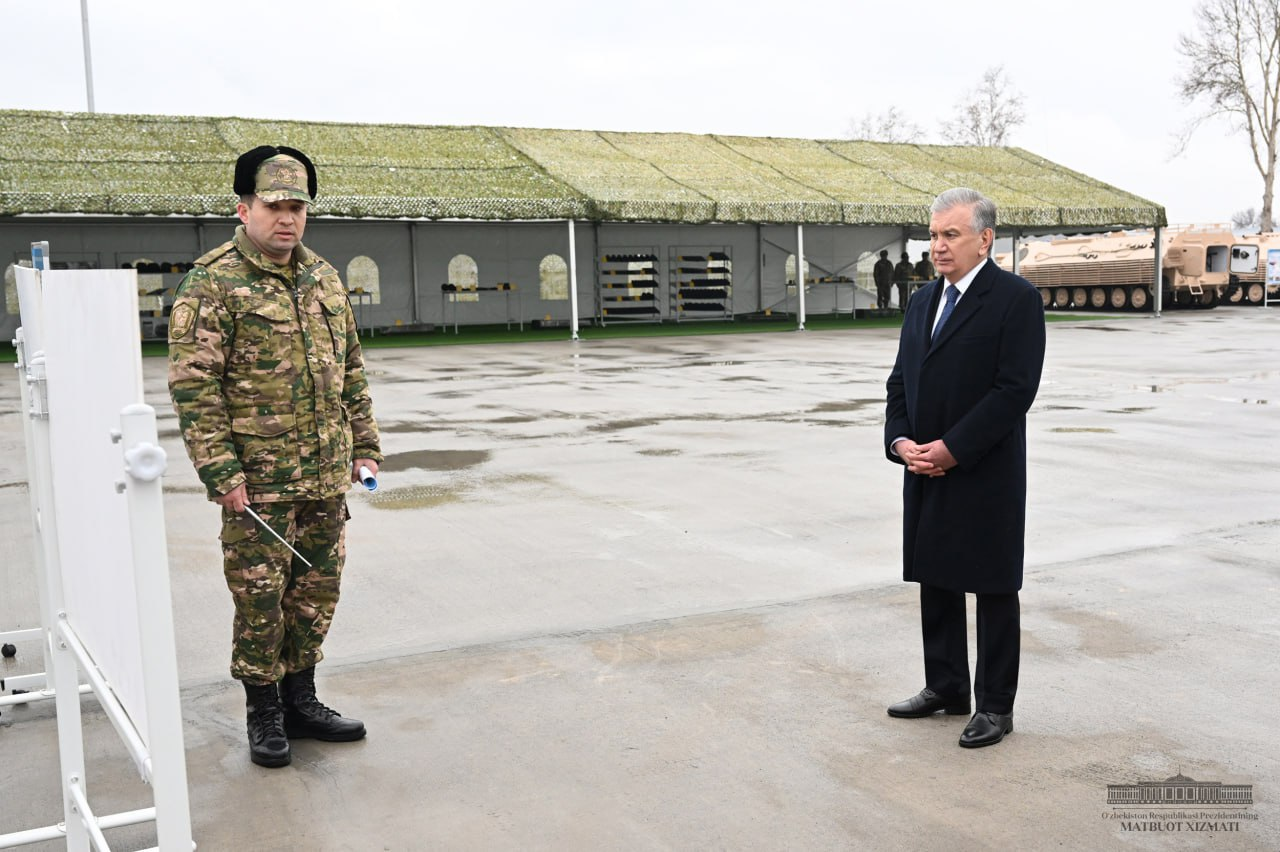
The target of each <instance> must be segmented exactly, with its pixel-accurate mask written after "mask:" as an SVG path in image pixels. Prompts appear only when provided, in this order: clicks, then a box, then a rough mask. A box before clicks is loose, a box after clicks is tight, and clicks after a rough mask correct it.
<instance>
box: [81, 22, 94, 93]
mask: <svg viewBox="0 0 1280 852" xmlns="http://www.w3.org/2000/svg"><path fill="white" fill-rule="evenodd" d="M80 33H81V35H82V36H83V37H84V90H85V93H86V94H87V95H88V96H89V112H93V59H92V57H90V55H89V0H80Z"/></svg>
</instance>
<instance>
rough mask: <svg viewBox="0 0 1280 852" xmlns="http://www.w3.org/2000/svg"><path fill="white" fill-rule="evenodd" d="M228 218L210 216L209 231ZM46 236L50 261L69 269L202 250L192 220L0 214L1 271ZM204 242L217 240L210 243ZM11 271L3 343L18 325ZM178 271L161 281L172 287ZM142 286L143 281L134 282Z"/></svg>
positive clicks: (1, 303) (1, 302)
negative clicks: (20, 216) (51, 259)
mask: <svg viewBox="0 0 1280 852" xmlns="http://www.w3.org/2000/svg"><path fill="white" fill-rule="evenodd" d="M231 225H232V220H225V221H223V220H209V222H208V223H207V224H205V225H204V228H205V229H206V231H207V232H208V233H214V232H217V233H228V234H229V233H230V232H231ZM36 240H47V241H48V242H49V245H50V246H51V247H53V252H55V254H54V255H53V259H54V261H55V262H56V263H57V264H58V265H59V267H61V265H62V264H64V263H65V264H67V265H68V267H69V268H72V269H118V268H120V266H121V265H122V264H125V263H132V262H134V261H136V260H139V259H142V258H145V259H147V260H150V261H154V262H156V263H184V262H185V263H189V262H191V261H193V260H195V259H196V258H197V257H199V256H200V254H201V253H202V252H201V251H200V244H199V240H200V236H199V232H198V230H197V227H196V225H195V223H194V222H193V221H192V220H191V219H173V220H166V219H150V220H135V219H120V220H101V219H84V220H66V219H56V220H55V219H52V218H48V217H35V216H32V217H27V218H21V219H13V218H8V219H0V274H4V272H5V270H6V269H7V268H8V267H9V265H10V264H13V263H16V262H17V261H19V260H25V261H28V262H29V261H30V260H31V243H32V242H33V241H36ZM208 245H209V246H213V245H216V243H214V242H209V243H208ZM11 280H12V278H11V274H9V275H5V276H4V285H5V298H4V299H0V341H4V342H5V343H7V342H8V341H9V340H10V339H11V338H12V337H13V333H14V331H16V330H17V328H18V326H19V325H21V323H20V322H19V319H18V313H17V307H18V305H17V297H16V295H15V293H14V291H13V289H12V287H13V285H12V283H11ZM180 280H181V276H180V275H166V276H165V277H164V284H165V285H166V286H177V283H178V281H180ZM139 284H140V286H144V285H143V282H141V281H140V282H139Z"/></svg>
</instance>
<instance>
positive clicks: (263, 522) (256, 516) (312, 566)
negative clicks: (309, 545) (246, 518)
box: [244, 506, 316, 568]
mask: <svg viewBox="0 0 1280 852" xmlns="http://www.w3.org/2000/svg"><path fill="white" fill-rule="evenodd" d="M244 510H245V511H246V512H248V513H249V514H250V515H251V516H252V517H253V519H254V520H255V521H257V522H258V523H260V524H262V528H263V529H264V530H266V531H267V532H269V533H271V534H272V535H273V536H275V537H276V538H278V539H280V543H281V544H283V545H284V546H285V547H287V548H289V549H290V550H293V545H292V544H290V543H289V542H287V541H285V540H284V539H283V538H281V536H280V533H278V532H276V531H275V530H273V529H271V527H269V526H267V522H266V521H264V520H262V518H261V517H259V516H258V513H257V512H255V511H253V509H250V508H249V507H248V506H245V507H244ZM293 555H294V556H296V557H298V558H299V559H301V560H302V564H304V565H306V566H307V567H308V568H315V567H316V566H314V565H312V564H311V563H310V562H308V561H307V557H305V556H303V555H302V554H301V553H299V552H298V551H296V550H293Z"/></svg>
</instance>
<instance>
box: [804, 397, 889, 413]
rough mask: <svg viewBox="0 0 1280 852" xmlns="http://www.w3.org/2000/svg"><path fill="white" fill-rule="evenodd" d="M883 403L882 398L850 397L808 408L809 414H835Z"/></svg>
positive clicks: (877, 405)
mask: <svg viewBox="0 0 1280 852" xmlns="http://www.w3.org/2000/svg"><path fill="white" fill-rule="evenodd" d="M872 405H874V406H876V407H877V408H878V407H880V406H882V405H884V400H883V399H850V400H846V401H844V402H823V403H819V404H818V405H815V406H814V407H813V408H810V409H809V412H810V413H811V414H835V413H836V412H840V411H859V410H861V409H863V408H866V407H868V406H872Z"/></svg>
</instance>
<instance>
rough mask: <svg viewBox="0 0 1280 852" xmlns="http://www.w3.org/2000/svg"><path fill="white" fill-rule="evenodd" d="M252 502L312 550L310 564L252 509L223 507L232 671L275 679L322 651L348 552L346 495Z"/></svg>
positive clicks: (302, 548) (246, 677)
mask: <svg viewBox="0 0 1280 852" xmlns="http://www.w3.org/2000/svg"><path fill="white" fill-rule="evenodd" d="M253 510H254V511H255V512H257V513H258V515H259V516H261V518H262V519H263V520H264V521H266V522H267V523H268V524H269V525H270V526H271V528H272V529H273V530H275V531H276V532H278V533H279V534H280V535H282V536H283V537H284V538H285V540H286V541H288V542H289V543H290V544H292V545H293V547H294V548H295V549H296V550H297V551H298V552H299V553H301V554H302V555H303V556H305V557H306V559H307V561H308V562H310V563H311V566H312V567H310V568H308V567H307V566H306V565H305V564H304V563H303V562H302V561H301V560H299V559H298V558H297V557H296V556H294V555H293V554H292V553H290V552H289V549H288V548H287V547H285V546H284V545H283V544H282V543H281V542H280V541H279V540H278V539H277V538H276V537H275V536H273V535H272V534H271V533H269V532H267V531H266V530H264V529H263V528H262V527H261V526H259V524H258V522H257V521H255V520H254V519H253V518H252V517H251V516H250V515H249V513H247V512H244V513H240V514H237V513H235V512H232V511H230V510H227V509H223V510H222V535H221V536H220V538H221V540H222V558H223V566H222V567H223V573H224V574H225V575H226V579H227V588H229V589H230V590H231V597H232V599H233V600H234V601H235V608H236V614H235V621H234V625H233V632H232V650H231V676H232V677H233V678H235V679H236V680H243V681H246V682H248V683H256V684H265V683H274V682H276V681H278V680H280V678H282V677H284V675H285V674H286V673H288V672H295V671H301V670H302V669H306V668H309V667H311V666H314V665H315V664H316V663H318V662H319V661H320V660H321V659H323V658H324V654H323V653H321V651H320V645H321V644H322V643H323V642H324V637H325V634H327V633H328V632H329V624H330V623H331V622H332V621H333V611H334V609H335V608H336V607H337V606H338V586H339V584H340V582H341V579H342V563H343V561H344V560H345V558H346V555H347V548H346V527H347V519H348V518H350V517H351V516H350V514H349V513H348V511H347V499H346V497H331V498H329V499H326V500H282V501H280V502H275V503H258V504H255V505H254V506H253Z"/></svg>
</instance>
